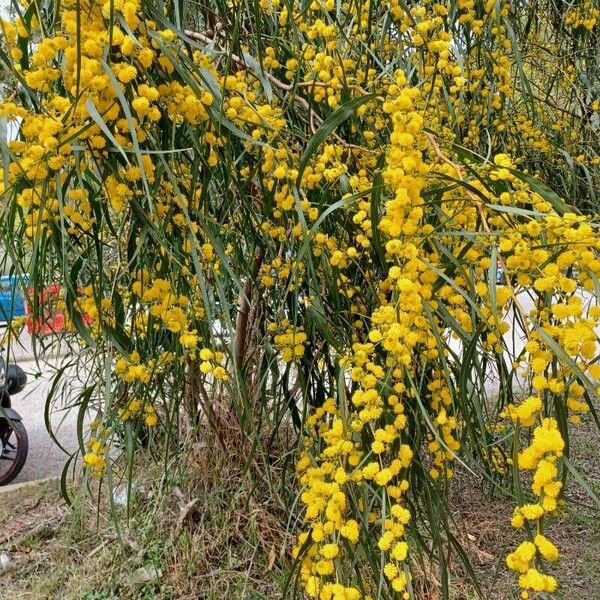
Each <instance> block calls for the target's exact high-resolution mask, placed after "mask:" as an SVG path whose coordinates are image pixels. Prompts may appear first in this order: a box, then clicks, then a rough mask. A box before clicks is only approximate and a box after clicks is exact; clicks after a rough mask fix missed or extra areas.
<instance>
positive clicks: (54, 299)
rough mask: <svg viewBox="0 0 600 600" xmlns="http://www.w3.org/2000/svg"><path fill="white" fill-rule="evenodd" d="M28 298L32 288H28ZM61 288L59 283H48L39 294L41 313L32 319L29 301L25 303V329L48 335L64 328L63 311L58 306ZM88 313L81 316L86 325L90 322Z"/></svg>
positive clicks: (31, 293)
mask: <svg viewBox="0 0 600 600" xmlns="http://www.w3.org/2000/svg"><path fill="white" fill-rule="evenodd" d="M27 292H28V299H29V298H31V297H32V296H33V288H29V289H28V290H27ZM62 299H63V298H62V288H61V287H60V286H59V285H56V284H54V285H49V286H47V287H46V288H44V290H43V291H42V292H41V294H39V311H40V313H41V315H40V316H39V317H38V318H37V320H35V321H34V318H33V310H32V307H31V305H30V304H29V302H26V303H25V311H26V313H27V323H26V326H27V331H28V332H29V333H31V334H35V335H50V334H52V333H59V332H60V331H62V330H63V329H64V328H65V313H64V310H63V309H62V308H59V306H60V304H61V303H62ZM91 321H92V319H91V317H90V316H89V315H84V316H83V322H84V323H85V324H86V325H89V324H90V323H91Z"/></svg>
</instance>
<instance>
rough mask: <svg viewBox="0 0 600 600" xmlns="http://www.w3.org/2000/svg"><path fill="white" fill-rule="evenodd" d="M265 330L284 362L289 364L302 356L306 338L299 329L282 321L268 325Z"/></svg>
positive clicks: (285, 320) (286, 321)
mask: <svg viewBox="0 0 600 600" xmlns="http://www.w3.org/2000/svg"><path fill="white" fill-rule="evenodd" d="M267 330H268V331H269V332H270V333H271V334H272V335H273V343H274V344H275V348H277V349H278V350H279V351H280V352H281V359H282V360H283V361H284V362H286V363H289V362H292V361H295V360H298V359H299V358H302V357H303V356H304V345H305V343H306V338H307V336H306V333H305V332H304V331H302V328H301V327H298V326H296V325H292V324H291V323H290V322H289V321H288V320H287V319H283V320H282V321H280V322H279V323H269V324H268V325H267Z"/></svg>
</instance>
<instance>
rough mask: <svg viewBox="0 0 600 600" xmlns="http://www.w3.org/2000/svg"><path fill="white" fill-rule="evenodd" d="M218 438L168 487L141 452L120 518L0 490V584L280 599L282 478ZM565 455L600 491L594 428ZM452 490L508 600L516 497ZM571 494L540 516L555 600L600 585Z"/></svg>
mask: <svg viewBox="0 0 600 600" xmlns="http://www.w3.org/2000/svg"><path fill="white" fill-rule="evenodd" d="M226 436H227V443H226V444H224V445H221V444H218V443H207V441H208V440H202V441H196V442H195V443H193V444H190V445H189V446H188V450H187V452H186V453H185V458H184V459H183V460H181V461H180V463H179V464H178V466H177V467H176V468H175V467H173V468H171V469H169V474H168V477H167V478H165V477H164V471H163V469H162V467H161V466H160V464H159V463H160V461H158V460H153V459H152V456H151V455H150V454H146V456H145V458H143V459H142V462H141V463H140V464H138V465H137V469H136V472H137V473H139V475H138V476H137V478H136V479H135V483H134V486H133V490H134V491H133V493H132V494H131V497H130V503H129V517H128V516H127V507H126V506H118V507H117V508H116V512H114V513H112V514H111V510H110V503H109V502H108V499H109V498H110V494H109V493H108V492H107V491H106V489H105V488H102V489H100V490H99V489H98V486H97V485H95V486H92V487H91V488H90V489H91V490H92V493H90V492H89V490H85V489H84V488H79V489H77V488H74V489H73V490H72V491H73V493H74V494H75V496H74V505H73V507H72V508H68V507H67V505H66V504H65V501H64V500H63V499H62V498H61V497H60V494H59V492H58V490H57V489H56V485H55V484H52V483H44V484H40V485H34V486H31V487H24V488H19V489H17V490H15V491H12V492H8V493H3V494H0V531H1V532H2V534H1V537H0V552H5V553H7V554H8V555H9V556H10V558H11V563H10V565H9V567H8V568H5V569H4V570H3V571H0V589H1V590H3V591H6V590H10V594H11V595H10V597H11V600H12V599H13V598H16V599H21V598H22V599H31V600H42V599H43V600H46V599H48V600H50V599H52V600H54V599H59V598H60V599H61V600H62V599H64V600H108V599H119V600H121V599H124V600H126V599H132V600H133V599H136V600H137V599H146V598H147V599H157V600H167V599H192V598H194V599H197V598H201V599H203V600H223V599H224V598H227V599H231V600H238V599H245V600H267V599H268V600H275V599H278V598H282V593H281V589H282V586H283V582H284V580H285V575H286V572H287V570H288V569H289V566H290V564H289V547H290V543H291V539H290V536H289V535H288V534H287V533H286V531H285V524H286V515H287V514H288V513H289V509H288V508H287V504H286V501H285V496H284V495H282V494H280V492H281V490H279V489H278V488H277V486H275V485H267V484H266V483H265V482H264V481H262V480H261V474H264V472H265V469H266V468H267V466H266V465H267V463H266V462H265V461H266V460H268V461H269V465H270V466H269V470H270V472H271V474H272V475H273V476H274V478H275V480H277V478H278V475H279V473H278V469H279V466H278V461H277V460H276V459H275V458H273V457H271V458H268V457H265V456H264V455H263V454H262V453H261V452H259V453H257V454H256V458H255V461H254V462H253V463H252V465H250V468H245V465H243V464H242V462H241V461H240V458H239V457H240V456H244V454H243V448H242V447H241V446H240V444H241V442H240V441H239V439H238V440H237V441H236V436H235V435H234V434H232V433H231V431H230V432H229V433H227V434H226ZM213 441H214V440H213ZM224 448H227V452H226V451H225V450H224ZM571 450H572V452H571V459H572V461H573V463H574V464H575V465H576V467H577V468H578V469H579V470H580V471H581V472H582V473H583V474H584V475H585V477H586V479H587V480H588V481H589V482H590V486H591V487H592V489H593V490H595V491H600V463H599V461H598V460H597V457H598V456H599V455H600V440H599V439H598V433H597V431H596V430H595V428H594V425H593V424H592V423H584V424H583V425H581V426H580V427H577V428H575V433H574V439H573V441H572V448H571ZM452 485H453V493H452V496H451V504H450V506H451V509H452V513H453V515H454V518H455V522H456V527H457V531H456V535H457V537H458V538H459V539H460V541H461V543H462V544H463V546H464V547H465V550H466V552H467V554H468V556H469V558H470V560H471V562H472V564H473V567H474V569H475V572H476V574H477V577H478V579H479V581H480V584H481V587H482V590H483V597H484V598H486V600H487V599H491V598H493V599H494V600H516V599H517V598H518V597H519V593H518V590H517V588H516V585H515V578H514V576H513V575H512V574H510V573H508V572H507V570H506V568H505V566H504V557H505V555H506V553H507V552H508V551H509V550H510V549H512V548H513V547H514V546H515V545H516V544H517V543H519V541H520V540H521V539H522V535H523V532H521V531H515V530H513V529H512V528H511V527H510V524H509V520H510V515H511V512H512V508H513V505H512V503H511V501H510V500H509V499H506V498H503V497H501V496H499V495H495V496H492V497H490V493H489V489H487V488H486V487H485V486H483V485H482V484H481V482H480V481H478V480H476V479H475V478H474V477H473V476H472V475H469V474H468V473H466V472H464V471H461V470H460V469H457V475H456V478H455V480H454V481H453V484H452ZM125 489H126V488H125V487H122V486H121V485H118V487H117V491H116V494H114V496H115V497H116V498H117V499H119V498H122V497H123V496H124V495H125ZM267 490H270V491H267ZM288 491H289V490H288ZM567 494H568V498H569V501H570V503H571V506H570V507H569V508H568V510H566V511H564V512H563V513H562V514H561V515H559V516H558V517H554V518H552V519H550V520H549V521H548V531H547V533H548V535H549V537H550V538H551V539H553V540H554V541H555V542H556V543H557V545H558V546H559V548H560V550H561V559H560V561H559V563H558V564H557V565H556V568H555V574H556V576H557V577H558V579H559V581H560V584H561V588H560V591H559V593H557V595H556V598H558V599H559V600H567V599H568V600H589V599H590V598H595V597H596V596H597V590H598V589H600V566H599V563H598V554H597V548H598V547H600V519H599V518H598V517H599V513H598V511H597V510H596V509H594V508H592V507H591V502H590V500H589V498H588V497H587V494H586V492H585V490H583V489H582V488H581V487H580V486H579V485H578V484H577V483H576V482H573V481H572V482H571V483H570V484H569V487H568V490H567ZM98 498H100V500H99V504H97V503H98ZM98 507H99V508H100V510H99V512H97V510H96V509H97V508H98ZM454 558H456V556H454ZM425 571H427V572H425ZM435 572H436V571H435V568H434V567H431V568H430V569H429V570H428V569H424V572H423V577H424V578H425V579H428V581H429V582H430V585H429V586H428V591H427V592H423V597H422V598H420V599H419V600H436V599H437V598H439V597H440V596H439V594H438V593H437V592H436V584H435V580H436V576H435ZM451 576H452V600H474V599H475V598H477V595H476V593H475V591H474V589H473V587H472V586H471V585H470V583H469V580H468V576H467V572H466V570H465V569H464V568H463V567H461V565H460V564H459V563H458V561H455V562H454V564H453V565H452V567H451Z"/></svg>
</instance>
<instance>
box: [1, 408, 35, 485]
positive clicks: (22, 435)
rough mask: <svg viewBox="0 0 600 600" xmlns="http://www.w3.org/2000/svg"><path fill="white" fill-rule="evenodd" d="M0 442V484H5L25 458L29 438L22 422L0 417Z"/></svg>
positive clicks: (20, 466) (18, 470)
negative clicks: (0, 452)
mask: <svg viewBox="0 0 600 600" xmlns="http://www.w3.org/2000/svg"><path fill="white" fill-rule="evenodd" d="M0 443H1V450H2V454H1V455H0V485H6V484H8V483H10V482H11V481H12V480H13V479H14V478H15V477H16V476H17V475H18V474H19V473H20V472H21V469H22V468H23V465H24V464H25V461H26V460H27V452H28V450H29V439H28V438H27V431H26V430H25V426H24V425H23V423H21V421H14V420H13V421H11V422H9V421H8V420H7V419H3V418H0Z"/></svg>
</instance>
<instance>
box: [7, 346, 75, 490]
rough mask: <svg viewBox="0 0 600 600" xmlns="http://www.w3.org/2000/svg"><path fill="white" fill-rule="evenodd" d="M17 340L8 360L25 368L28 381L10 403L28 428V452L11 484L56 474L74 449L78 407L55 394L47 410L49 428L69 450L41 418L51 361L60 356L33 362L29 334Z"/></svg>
mask: <svg viewBox="0 0 600 600" xmlns="http://www.w3.org/2000/svg"><path fill="white" fill-rule="evenodd" d="M20 342H21V344H22V346H21V345H16V344H15V345H14V346H12V347H11V356H10V362H15V363H16V364H18V365H19V366H20V367H21V368H23V369H24V370H25V372H26V373H27V378H28V382H27V386H26V387H25V389H24V390H23V391H22V392H21V393H20V394H17V395H15V396H13V397H12V405H13V408H14V409H15V410H16V411H17V412H18V413H19V414H20V415H21V417H22V419H23V424H24V425H25V428H26V429H27V434H28V438H29V454H28V456H27V461H26V462H25V465H24V467H23V470H22V471H21V473H20V474H19V475H18V476H17V477H16V478H15V480H14V481H13V483H14V484H17V483H23V482H26V481H34V480H37V479H46V478H49V477H57V476H59V475H60V474H61V473H62V470H63V467H64V465H65V463H66V461H67V460H68V458H69V454H68V453H72V452H74V451H75V450H77V435H76V428H77V414H76V412H77V411H75V410H67V409H66V408H65V406H66V405H68V402H69V398H67V397H57V398H56V399H55V400H54V401H53V402H52V410H51V412H50V424H51V428H52V432H53V434H54V435H55V436H56V439H57V440H58V442H59V443H60V444H61V445H62V446H63V447H64V448H65V450H67V451H68V453H65V452H64V451H63V450H62V449H61V448H60V447H59V446H58V445H57V444H56V443H55V442H54V441H53V440H52V437H51V436H50V434H49V433H48V431H47V429H46V424H45V422H44V410H45V406H46V399H47V398H48V394H49V392H50V388H51V377H52V373H53V370H54V369H53V365H57V364H59V363H60V361H61V357H60V356H57V357H54V358H53V359H52V360H49V361H48V363H47V364H44V363H43V362H41V361H40V362H38V363H36V362H35V361H34V360H33V358H32V356H33V355H32V352H31V343H30V339H29V336H27V335H26V334H23V335H22V337H21V340H20ZM4 356H6V353H4Z"/></svg>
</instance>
